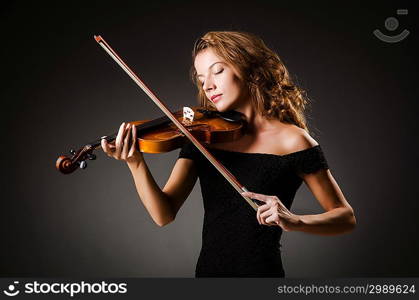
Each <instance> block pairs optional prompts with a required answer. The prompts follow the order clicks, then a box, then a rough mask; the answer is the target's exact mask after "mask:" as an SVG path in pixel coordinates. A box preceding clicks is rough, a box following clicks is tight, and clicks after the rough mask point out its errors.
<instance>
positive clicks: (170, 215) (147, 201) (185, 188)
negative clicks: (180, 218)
mask: <svg viewBox="0 0 419 300" xmlns="http://www.w3.org/2000/svg"><path fill="white" fill-rule="evenodd" d="M127 164H128V167H129V169H130V171H131V174H132V177H133V179H134V183H135V187H136V189H137V192H138V196H139V198H140V200H141V201H142V203H143V205H144V207H145V208H146V209H147V211H148V213H149V214H150V216H151V217H152V219H153V220H154V222H155V223H156V224H157V225H159V226H164V225H167V224H169V223H171V222H172V221H174V219H175V217H176V214H177V212H178V211H179V209H180V207H181V206H182V204H183V203H184V202H185V200H186V198H187V197H188V196H189V194H190V192H191V191H192V189H193V187H194V185H195V182H196V180H197V177H198V176H197V174H196V171H195V167H194V162H193V160H190V159H184V158H181V159H178V160H177V161H176V164H175V166H174V167H173V170H172V173H171V174H170V177H169V179H168V181H167V183H166V185H165V186H164V188H163V189H160V187H159V186H158V184H157V183H156V181H155V180H154V178H153V176H152V175H151V173H150V170H149V169H148V166H147V164H146V163H145V160H142V161H141V162H140V163H139V164H130V163H127Z"/></svg>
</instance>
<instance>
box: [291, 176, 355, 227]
mask: <svg viewBox="0 0 419 300" xmlns="http://www.w3.org/2000/svg"><path fill="white" fill-rule="evenodd" d="M302 178H303V180H304V182H305V183H306V185H307V186H308V188H309V189H310V190H311V192H312V193H313V195H314V196H315V197H316V199H317V200H318V201H319V203H320V205H321V206H322V207H323V209H324V210H325V211H326V212H324V213H321V214H313V215H300V216H298V217H299V222H298V225H297V226H296V227H295V230H297V231H303V232H307V233H314V234H321V235H335V234H340V233H345V232H348V231H351V230H353V229H354V228H355V225H356V218H355V215H354V211H353V209H352V207H351V206H350V205H349V203H348V201H346V199H345V196H344V195H343V193H342V191H341V189H340V188H339V186H338V184H337V183H336V180H335V179H334V178H333V176H332V174H331V173H330V170H319V171H317V172H316V173H312V174H304V175H302Z"/></svg>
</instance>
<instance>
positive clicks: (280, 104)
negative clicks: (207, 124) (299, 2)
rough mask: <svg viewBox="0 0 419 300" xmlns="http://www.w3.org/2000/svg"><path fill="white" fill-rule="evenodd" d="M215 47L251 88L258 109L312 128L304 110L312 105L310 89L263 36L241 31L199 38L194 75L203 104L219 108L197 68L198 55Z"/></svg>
mask: <svg viewBox="0 0 419 300" xmlns="http://www.w3.org/2000/svg"><path fill="white" fill-rule="evenodd" d="M206 48H212V49H213V50H214V51H215V53H216V54H217V55H218V56H220V57H221V58H223V59H224V60H225V61H226V62H227V63H229V64H230V65H232V66H233V67H234V68H235V69H236V70H237V71H238V73H239V77H240V79H241V80H243V82H244V83H245V86H247V88H248V89H249V92H250V95H252V101H253V103H254V105H255V108H256V110H257V111H258V112H259V113H260V114H262V116H264V117H265V118H268V119H279V120H280V121H282V122H285V123H289V124H294V125H296V126H298V127H300V128H303V129H305V130H306V131H308V127H307V124H306V119H305V116H304V110H305V108H306V105H307V104H308V98H307V96H306V92H305V91H304V90H302V89H301V88H299V87H297V86H296V85H295V84H294V83H293V81H292V80H291V77H290V74H289V73H288V70H287V68H286V67H285V65H284V63H283V62H282V61H281V59H280V58H279V56H278V54H276V53H275V52H274V51H272V50H271V49H269V48H268V47H267V46H266V45H265V43H264V42H263V40H262V39H260V38H259V37H257V36H255V35H253V34H250V33H247V32H237V31H211V32H208V33H206V34H205V35H204V36H202V37H201V38H199V39H198V40H197V41H196V42H195V45H194V48H193V51H192V67H191V74H190V75H191V78H192V81H193V82H194V84H195V85H196V86H197V87H198V100H199V102H200V105H201V106H205V107H208V106H209V107H212V108H215V107H214V105H213V104H212V103H211V102H210V101H208V99H207V97H206V96H205V91H204V90H203V88H202V86H201V84H200V83H199V81H198V79H197V73H196V70H195V67H194V62H195V57H196V56H197V54H198V53H199V52H200V51H202V50H204V49H206Z"/></svg>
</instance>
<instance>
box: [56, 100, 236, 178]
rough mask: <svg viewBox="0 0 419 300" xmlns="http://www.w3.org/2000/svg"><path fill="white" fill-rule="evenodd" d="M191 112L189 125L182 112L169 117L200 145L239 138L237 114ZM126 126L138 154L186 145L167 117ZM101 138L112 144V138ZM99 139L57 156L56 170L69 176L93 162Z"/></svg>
mask: <svg viewBox="0 0 419 300" xmlns="http://www.w3.org/2000/svg"><path fill="white" fill-rule="evenodd" d="M192 110H193V112H194V118H193V121H190V120H188V119H185V118H184V116H183V114H182V111H178V112H175V113H173V115H174V116H175V117H176V118H177V119H178V121H179V122H182V124H183V125H184V126H185V127H186V128H187V129H188V131H189V132H190V133H191V134H192V135H193V136H194V137H195V138H196V139H198V140H199V141H200V142H201V143H203V144H204V145H209V144H213V143H223V142H230V141H234V140H237V139H239V138H240V137H241V136H242V134H243V129H244V123H243V121H242V118H241V114H240V113H238V112H227V113H224V114H223V113H219V112H217V111H213V110H207V109H203V108H200V107H193V108H192ZM129 123H131V124H133V125H135V127H136V130H137V142H138V143H137V145H138V150H139V151H141V152H144V153H164V152H170V151H172V150H175V149H178V148H181V147H182V146H183V145H184V144H185V143H188V142H189V139H187V138H186V137H185V135H184V134H183V133H182V132H181V131H180V130H179V129H178V128H177V127H176V126H175V124H173V123H172V122H171V121H170V119H168V118H167V117H161V118H158V119H155V120H151V121H133V122H129ZM102 138H105V139H106V140H107V141H108V142H112V141H114V140H115V138H116V134H113V135H111V136H105V137H102ZM102 138H101V139H102ZM101 139H98V140H96V141H94V142H92V143H90V144H87V145H85V146H84V147H83V148H81V149H79V150H77V151H74V150H70V153H71V156H65V155H62V156H60V157H59V158H58V159H57V162H56V168H57V169H58V170H59V171H60V172H62V173H64V174H69V173H72V172H74V171H75V170H76V169H77V168H81V169H84V168H85V167H86V166H87V163H86V160H94V159H96V156H95V155H94V154H93V150H95V149H97V148H99V147H100V140H101Z"/></svg>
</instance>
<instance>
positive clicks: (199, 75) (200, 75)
mask: <svg viewBox="0 0 419 300" xmlns="http://www.w3.org/2000/svg"><path fill="white" fill-rule="evenodd" d="M218 63H223V62H222V61H216V62H215V63H213V64H212V65H211V66H209V67H208V69H211V68H212V66H214V65H215V64H218ZM202 76H204V75H202V74H198V75H197V76H196V77H202Z"/></svg>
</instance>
